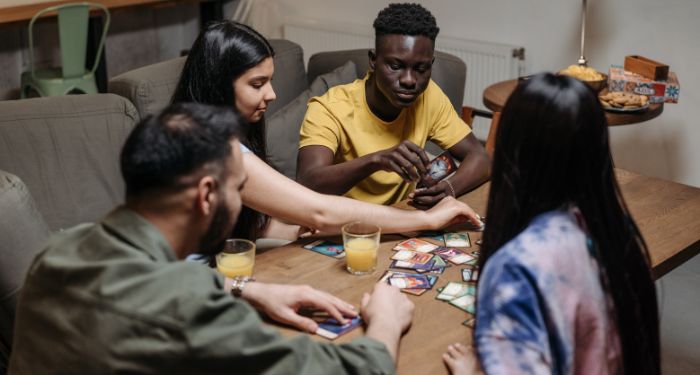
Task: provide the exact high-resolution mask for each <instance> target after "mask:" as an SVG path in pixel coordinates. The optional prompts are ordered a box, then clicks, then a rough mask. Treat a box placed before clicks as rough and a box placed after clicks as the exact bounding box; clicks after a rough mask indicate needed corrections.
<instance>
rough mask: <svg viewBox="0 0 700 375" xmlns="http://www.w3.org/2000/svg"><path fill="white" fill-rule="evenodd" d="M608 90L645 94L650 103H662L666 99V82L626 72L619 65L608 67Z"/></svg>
mask: <svg viewBox="0 0 700 375" xmlns="http://www.w3.org/2000/svg"><path fill="white" fill-rule="evenodd" d="M608 91H623V92H629V93H633V94H637V95H646V96H648V97H649V102H650V103H663V102H664V101H665V100H666V82H664V81H652V80H650V79H649V78H645V77H642V76H640V75H639V74H636V73H632V72H628V71H626V70H624V69H623V68H622V67H621V66H619V65H613V66H611V67H610V71H609V74H608Z"/></svg>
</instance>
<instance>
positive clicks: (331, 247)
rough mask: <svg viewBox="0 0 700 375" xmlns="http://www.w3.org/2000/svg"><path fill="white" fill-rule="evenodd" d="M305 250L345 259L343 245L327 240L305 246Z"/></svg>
mask: <svg viewBox="0 0 700 375" xmlns="http://www.w3.org/2000/svg"><path fill="white" fill-rule="evenodd" d="M304 249H307V250H311V251H315V252H317V253H319V254H323V255H327V256H329V257H333V258H343V257H345V249H344V248H343V245H339V244H337V243H333V242H330V241H325V240H318V241H314V242H312V243H310V244H308V245H304Z"/></svg>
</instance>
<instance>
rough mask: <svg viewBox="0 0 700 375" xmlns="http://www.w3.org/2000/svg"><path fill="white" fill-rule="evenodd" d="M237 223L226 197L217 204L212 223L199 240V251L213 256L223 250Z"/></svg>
mask: <svg viewBox="0 0 700 375" xmlns="http://www.w3.org/2000/svg"><path fill="white" fill-rule="evenodd" d="M234 224H235V221H234V218H233V215H232V214H231V210H230V209H229V207H228V205H227V204H226V199H222V200H221V203H219V205H218V206H216V210H215V211H214V217H213V218H212V220H211V224H210V225H209V228H208V229H207V232H206V233H205V234H204V236H203V237H202V239H201V240H200V241H199V253H200V254H204V255H206V256H209V257H213V256H214V255H216V254H218V253H219V252H221V250H223V248H224V243H225V242H226V239H228V237H229V234H230V233H231V230H232V229H233V225H234Z"/></svg>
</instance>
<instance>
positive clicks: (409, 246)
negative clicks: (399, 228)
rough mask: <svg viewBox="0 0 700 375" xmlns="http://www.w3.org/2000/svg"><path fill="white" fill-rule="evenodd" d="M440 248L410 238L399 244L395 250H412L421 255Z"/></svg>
mask: <svg viewBox="0 0 700 375" xmlns="http://www.w3.org/2000/svg"><path fill="white" fill-rule="evenodd" d="M439 247H440V246H438V245H435V244H432V243H430V242H428V241H424V240H421V239H419V238H409V239H407V240H405V241H401V242H399V243H397V244H396V246H394V250H412V251H417V252H419V253H429V252H431V251H433V250H435V249H437V248H439Z"/></svg>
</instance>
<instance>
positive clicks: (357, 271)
mask: <svg viewBox="0 0 700 375" xmlns="http://www.w3.org/2000/svg"><path fill="white" fill-rule="evenodd" d="M342 232H343V245H344V246H345V259H346V260H347V270H348V272H350V273H351V274H353V275H366V274H370V273H372V272H374V270H375V269H376V268H377V249H378V248H379V237H380V236H381V228H379V227H378V226H376V225H373V224H367V223H363V222H359V221H356V222H353V223H349V224H345V225H344V226H343V228H342Z"/></svg>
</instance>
